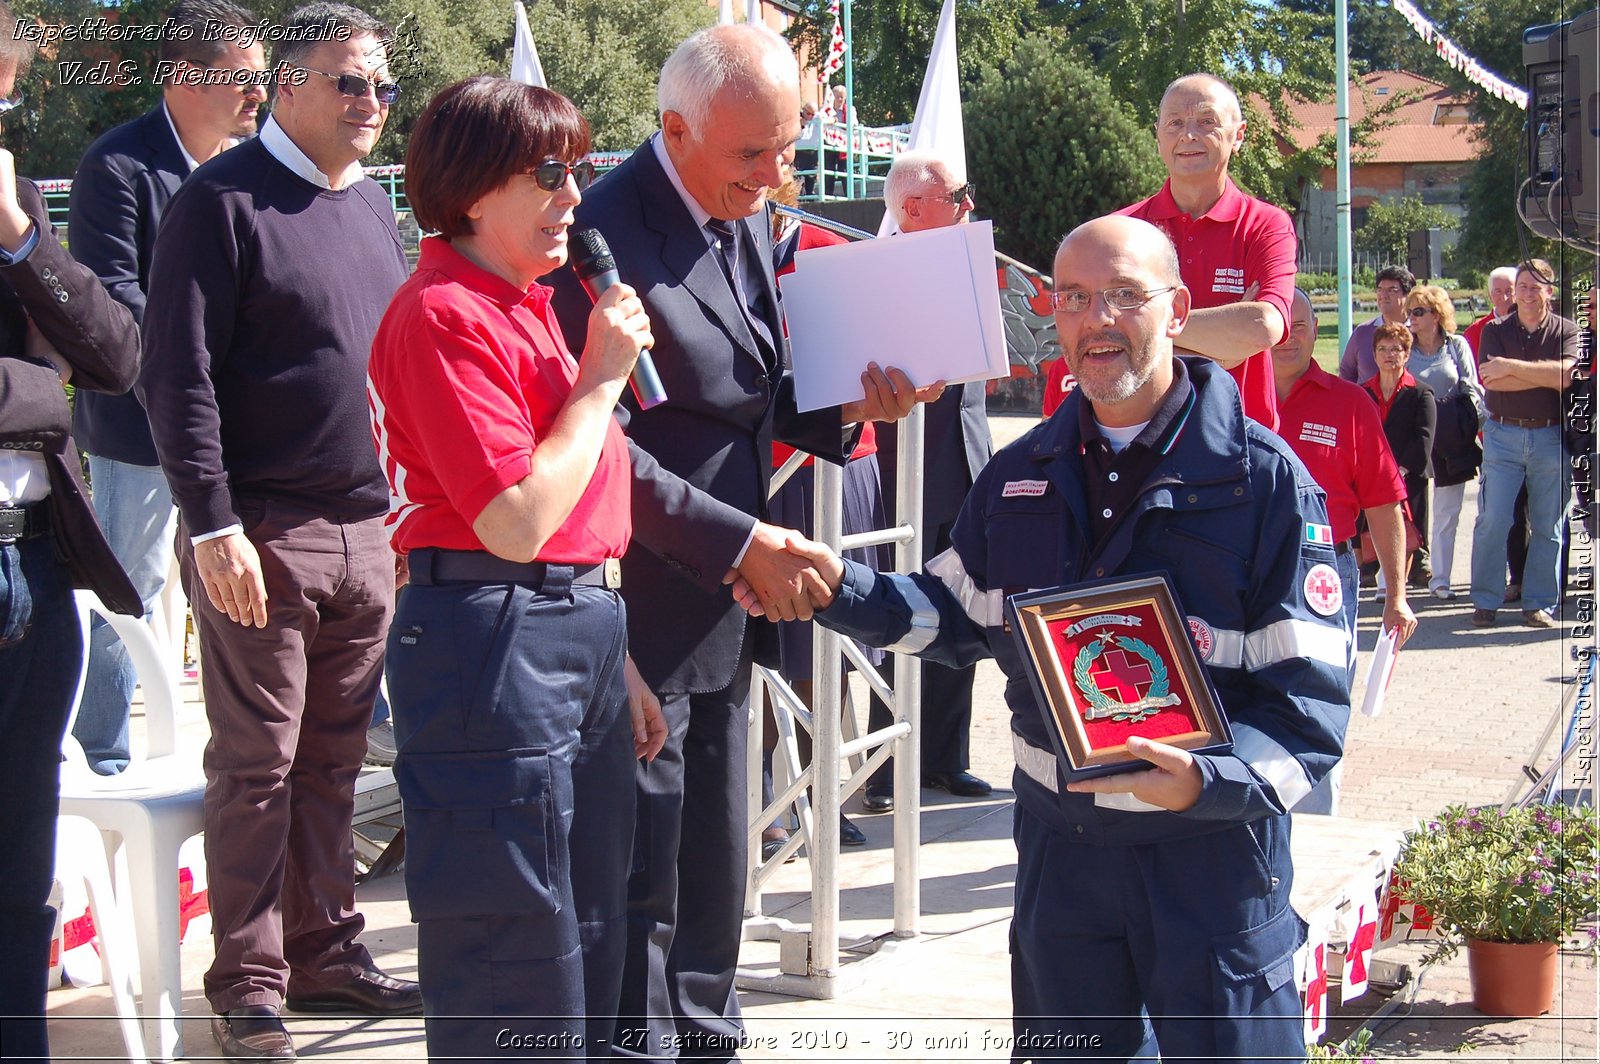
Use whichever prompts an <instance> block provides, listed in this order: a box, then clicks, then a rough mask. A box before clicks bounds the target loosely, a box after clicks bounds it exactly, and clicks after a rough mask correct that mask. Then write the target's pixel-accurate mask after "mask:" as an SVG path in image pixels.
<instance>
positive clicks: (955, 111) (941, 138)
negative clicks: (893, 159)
mask: <svg viewBox="0 0 1600 1064" xmlns="http://www.w3.org/2000/svg"><path fill="white" fill-rule="evenodd" d="M906 148H907V150H908V151H922V150H926V151H936V152H938V153H939V154H940V155H941V156H942V157H943V158H944V159H945V160H946V161H947V162H948V163H949V164H950V166H951V167H952V168H954V169H956V170H957V172H959V173H961V174H963V175H965V174H966V172H967V136H966V132H965V130H964V128H963V126H962V124H961V79H960V77H959V75H958V72H957V69H956V3H955V0H944V10H942V11H940V12H939V29H938V31H937V32H935V33H934V35H933V54H932V55H930V56H929V57H928V72H927V74H926V75H924V77H923V79H922V92H921V93H920V94H918V96H917V111H916V114H915V116H914V117H913V118H912V120H911V140H910V142H909V143H908V144H907V145H906ZM898 228H899V226H897V225H896V224H895V221H894V215H893V214H891V213H890V212H889V211H884V213H883V221H882V223H880V224H879V226H878V235H879V236H889V235H890V234H892V233H894V232H895V231H896V230H897V229H898Z"/></svg>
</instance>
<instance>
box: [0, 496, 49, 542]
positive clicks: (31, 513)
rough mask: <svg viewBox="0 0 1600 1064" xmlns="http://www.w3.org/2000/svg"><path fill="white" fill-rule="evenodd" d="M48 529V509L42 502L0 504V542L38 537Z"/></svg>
mask: <svg viewBox="0 0 1600 1064" xmlns="http://www.w3.org/2000/svg"><path fill="white" fill-rule="evenodd" d="M49 531H50V511H49V509H48V508H47V507H46V506H45V504H44V503H42V502H36V503H34V504H33V505H32V506H0V543H15V542H17V541H19V540H24V539H38V538H39V537H40V536H43V535H46V534H47V533H48V532H49Z"/></svg>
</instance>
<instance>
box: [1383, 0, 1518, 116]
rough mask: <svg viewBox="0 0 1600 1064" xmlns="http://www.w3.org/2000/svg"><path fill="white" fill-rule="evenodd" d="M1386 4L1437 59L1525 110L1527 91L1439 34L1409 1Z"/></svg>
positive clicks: (1425, 16) (1392, 0)
mask: <svg viewBox="0 0 1600 1064" xmlns="http://www.w3.org/2000/svg"><path fill="white" fill-rule="evenodd" d="M1389 6H1391V7H1393V8H1394V9H1395V11H1396V12H1398V13H1399V15H1400V17H1401V18H1403V19H1405V20H1406V21H1407V22H1409V23H1411V28H1412V29H1414V30H1416V31H1417V36H1418V37H1421V38H1422V39H1423V40H1424V41H1426V42H1427V43H1428V44H1431V45H1433V50H1434V52H1435V53H1436V54H1437V55H1438V56H1439V58H1440V59H1443V60H1444V61H1445V62H1446V63H1449V64H1450V65H1451V66H1453V67H1455V68H1456V69H1457V70H1459V71H1461V73H1462V74H1464V75H1466V78H1467V80H1468V81H1470V82H1472V83H1473V84H1474V85H1476V86H1478V87H1479V88H1480V89H1483V90H1484V91H1485V92H1487V93H1489V94H1490V95H1491V96H1494V97H1497V98H1498V99H1501V100H1506V101H1508V102H1510V103H1514V104H1516V105H1517V106H1518V107H1520V108H1521V109H1522V110H1524V111H1526V110H1527V109H1528V93H1527V91H1526V90H1524V89H1520V88H1518V87H1517V86H1515V85H1512V84H1511V83H1510V82H1508V81H1505V80H1504V79H1502V78H1500V77H1499V76H1497V75H1496V74H1495V73H1494V71H1492V70H1490V69H1488V68H1487V67H1485V66H1484V65H1483V64H1482V63H1480V62H1478V61H1477V60H1476V59H1474V58H1472V56H1470V55H1468V54H1467V53H1466V52H1463V51H1462V50H1461V46H1460V45H1458V44H1456V42H1455V41H1452V40H1451V39H1450V38H1449V37H1446V36H1445V35H1444V34H1443V33H1440V32H1439V28H1438V27H1437V26H1435V25H1434V24H1433V23H1432V22H1429V21H1428V16H1427V15H1424V14H1423V13H1422V12H1420V11H1418V10H1417V8H1416V5H1414V4H1412V3H1411V0H1389Z"/></svg>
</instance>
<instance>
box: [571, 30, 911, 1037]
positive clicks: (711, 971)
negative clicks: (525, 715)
mask: <svg viewBox="0 0 1600 1064" xmlns="http://www.w3.org/2000/svg"><path fill="white" fill-rule="evenodd" d="M799 83H800V76H799V70H798V68H797V65H796V63H795V59H794V55H793V53H792V52H791V51H790V50H789V46H788V45H787V43H785V42H784V40H783V38H782V37H780V36H779V35H778V34H776V33H774V32H773V31H771V30H769V29H767V28H766V27H764V26H753V25H749V24H739V25H731V26H715V27H712V28H710V29H707V30H703V31H701V32H700V33H697V34H696V35H695V36H693V37H691V38H690V39H689V40H687V41H685V42H684V43H683V44H682V45H680V46H679V47H678V50H677V51H676V52H675V53H674V54H673V55H672V57H671V58H670V59H668V60H667V63H666V65H665V66H664V67H663V68H662V71H661V82H660V89H659V103H660V109H661V126H662V128H661V132H660V133H659V134H658V135H655V136H652V137H651V139H650V140H648V141H646V142H645V144H644V145H643V146H641V147H640V148H639V149H638V150H637V151H636V152H634V154H633V155H632V157H631V158H629V159H628V161H627V162H625V163H623V164H622V165H621V166H619V167H618V168H617V169H616V170H615V171H613V172H612V173H610V174H608V175H607V176H606V177H605V178H604V179H603V180H602V181H601V182H600V183H599V184H597V185H596V186H594V188H593V189H592V190H591V191H590V192H589V193H588V194H586V196H585V198H584V202H583V203H582V204H581V205H580V206H579V208H578V211H577V216H578V222H579V224H581V225H587V226H593V227H595V228H597V229H598V230H599V231H600V232H601V233H602V234H604V236H605V237H606V239H607V241H609V243H610V247H611V251H612V253H613V254H614V256H615V257H616V260H617V265H618V269H619V271H620V272H621V275H622V278H623V279H624V280H625V281H627V283H629V284H630V285H632V286H633V287H634V288H635V289H636V290H637V291H638V292H639V294H640V296H641V297H642V298H643V299H644V303H645V309H646V311H648V313H649V315H650V329H651V332H652V333H653V335H654V336H655V347H654V352H655V354H654V359H655V364H656V368H657V370H658V371H659V372H660V375H661V380H662V383H663V385H664V386H665V388H666V392H667V396H668V399H667V401H666V402H665V403H663V404H661V405H659V406H656V407H653V408H651V409H649V410H644V411H641V410H639V409H638V408H637V405H636V404H635V403H634V402H633V400H632V397H631V396H630V397H627V398H626V399H625V403H624V408H623V410H622V411H621V413H620V416H621V417H623V419H624V422H625V426H626V428H627V430H628V435H629V440H630V449H631V451H632V454H633V459H634V482H635V483H634V491H633V524H634V529H633V531H634V536H633V546H632V548H631V549H630V550H629V552H628V554H627V556H626V557H625V558H624V559H623V563H622V571H623V581H622V592H623V597H624V599H625V600H626V602H627V606H628V636H629V645H630V649H631V652H632V654H633V658H634V661H635V662H636V663H637V664H638V667H639V671H640V673H641V674H642V675H643V676H644V678H645V680H646V681H647V682H648V683H649V684H650V686H651V687H652V688H653V689H654V690H655V691H656V693H657V694H658V695H659V696H660V698H661V702H662V706H663V710H664V712H665V715H666V718H667V721H668V726H669V728H670V737H669V739H668V741H667V746H666V749H664V750H663V751H662V752H661V754H660V755H659V756H658V757H657V758H656V759H655V761H653V762H651V763H650V764H648V765H642V766H641V768H640V770H639V777H638V781H639V823H638V829H637V836H636V837H637V844H636V845H637V856H636V860H635V868H636V871H635V873H634V876H633V880H632V882H631V883H630V884H629V902H628V906H629V912H628V914H627V918H628V951H629V955H628V958H627V964H626V967H625V972H624V977H623V978H624V983H623V996H622V1009H621V1011H622V1017H621V1018H620V1020H619V1023H618V1030H617V1039H616V1045H615V1046H614V1050H615V1051H616V1052H617V1053H618V1054H620V1055H624V1056H630V1055H638V1056H645V1057H655V1058H661V1057H673V1056H678V1055H682V1056H685V1057H704V1058H709V1059H728V1058H730V1057H732V1056H733V1054H734V1050H735V1048H736V1047H737V1045H738V1040H739V1037H740V1035H741V1033H742V1024H741V1021H740V1018H739V1007H738V999H737V997H736V996H735V994H734V988H733V970H734V967H735V965H736V963H737V961H738V955H739V939H740V922H741V919H742V915H743V909H744V905H743V900H744V887H745V833H746V819H747V818H746V808H745V806H746V801H745V779H744V767H745V756H744V752H745V739H746V728H747V727H748V720H747V713H746V710H745V699H746V695H747V694H748V690H749V683H750V671H749V667H750V663H751V661H752V660H755V661H759V662H763V663H767V664H772V665H776V664H777V636H776V629H775V627H774V626H771V625H767V624H762V623H755V624H752V625H750V626H749V628H748V629H747V626H746V618H745V615H744V614H743V612H742V611H741V610H739V609H738V608H737V607H736V606H735V604H734V602H733V599H732V596H731V595H730V594H729V592H728V591H727V590H726V589H725V588H724V587H723V584H724V583H725V582H731V581H732V580H733V579H734V578H735V577H736V576H739V577H743V578H745V579H746V580H747V581H749V582H750V583H751V585H752V586H753V587H755V588H756V590H757V592H758V594H759V595H760V600H761V603H762V605H763V606H764V607H765V608H766V609H767V615H768V617H769V618H772V619H777V618H778V617H782V618H784V619H792V618H794V617H795V616H796V615H797V612H798V615H799V616H801V617H802V618H807V617H809V616H810V608H809V603H808V601H807V600H806V598H805V595H804V593H803V592H804V589H803V586H802V580H803V579H804V578H805V574H809V573H810V570H809V568H806V569H804V570H803V571H802V570H801V569H799V568H797V567H796V566H795V564H794V558H793V556H790V555H788V554H787V552H785V551H784V550H783V544H784V543H785V542H786V541H787V537H788V533H787V530H784V529H780V528H777V527H775V526H773V525H770V524H768V523H766V521H765V520H763V518H764V517H765V516H766V513H767V480H768V477H769V475H770V473H771V454H772V446H771V444H772V439H773V438H774V436H777V437H779V438H781V439H783V440H785V441H786V442H789V443H791V444H794V445H795V446H798V447H801V448H803V449H805V450H808V451H811V452H812V453H814V454H818V455H821V456H823V457H825V458H828V459H830V460H832V461H835V462H842V461H843V460H844V457H845V456H846V455H847V454H849V452H850V448H851V444H852V442H853V437H854V435H855V430H854V428H853V424H852V423H854V422H857V421H861V420H863V419H865V418H872V419H874V420H889V419H892V418H897V417H900V416H903V415H904V414H905V413H906V412H907V411H909V409H910V407H911V405H912V403H913V402H914V401H915V399H916V398H918V397H919V396H918V394H917V393H916V392H915V390H914V389H912V388H911V385H910V382H909V381H908V380H907V379H906V378H905V376H904V375H903V374H900V373H899V372H898V371H890V373H889V374H888V375H886V374H884V373H883V371H881V370H879V369H877V368H876V367H874V368H872V370H870V371H869V373H868V374H863V378H862V379H863V385H864V386H865V389H866V395H867V398H866V399H865V400H864V401H862V402H858V403H853V404H849V405H848V406H846V407H844V408H842V409H841V408H829V409H826V410H820V411H815V412H812V413H810V414H804V415H801V414H798V413H797V412H796V410H795V403H794V392H793V385H792V382H791V380H790V379H789V377H788V376H787V374H785V372H784V366H785V364H786V361H787V359H786V355H787V344H786V343H785V341H784V338H783V330H782V328H781V327H780V324H779V315H778V302H777V292H776V289H775V288H774V286H773V277H772V247H771V241H770V236H769V234H770V231H771V226H770V224H769V221H768V218H767V214H766V211H767V203H766V197H767V192H768V190H769V189H772V188H777V187H778V186H780V185H782V184H783V183H784V180H785V178H786V176H787V170H788V167H789V166H790V164H791V163H792V161H793V153H794V142H795V140H796V138H797V137H798V136H799V132H800V119H799V115H800V100H799V90H798V86H799ZM552 279H553V281H554V283H555V285H556V290H557V293H556V300H555V305H556V308H557V313H558V315H559V316H560V318H561V323H562V328H563V332H564V333H565V335H566V336H567V338H568V341H569V342H570V343H574V346H575V347H576V345H577V342H580V341H581V339H582V338H583V337H584V336H585V335H586V333H587V328H586V321H587V317H588V313H589V308H590V303H589V300H588V298H587V297H586V296H585V295H584V294H583V292H582V290H581V289H580V288H579V287H578V285H577V283H576V281H575V280H574V279H573V278H572V277H571V275H570V274H565V273H564V272H563V274H558V275H553V277H552ZM891 378H892V380H891ZM926 394H927V395H932V394H934V393H933V392H929V393H926Z"/></svg>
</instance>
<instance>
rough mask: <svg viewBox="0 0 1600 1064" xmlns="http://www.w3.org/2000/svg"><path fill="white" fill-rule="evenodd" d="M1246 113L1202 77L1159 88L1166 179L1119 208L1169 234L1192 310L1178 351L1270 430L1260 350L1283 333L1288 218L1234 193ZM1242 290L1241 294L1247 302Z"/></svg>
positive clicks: (1267, 381)
mask: <svg viewBox="0 0 1600 1064" xmlns="http://www.w3.org/2000/svg"><path fill="white" fill-rule="evenodd" d="M1244 133H1245V121H1244V112H1243V110H1242V109H1241V108H1240V106H1239V97H1238V95H1237V94H1235V93H1234V91H1233V88H1232V87H1231V86H1230V85H1229V84H1228V83H1227V82H1226V81H1223V80H1222V79H1221V78H1218V77H1214V76H1212V75H1210V74H1190V75H1188V76H1186V77H1181V78H1179V79H1178V80H1177V81H1174V82H1173V83H1172V84H1171V85H1168V86H1167V91H1166V92H1165V93H1164V94H1163V95H1162V97H1161V113H1160V116H1159V118H1158V119H1157V121H1156V142H1157V144H1158V146H1159V147H1160V149H1161V160H1162V162H1164V163H1165V164H1166V166H1167V181H1166V184H1164V185H1162V186H1161V191H1160V192H1157V193H1156V194H1155V195H1154V196H1151V197H1150V198H1149V199H1145V200H1140V201H1139V202H1138V203H1135V204H1132V205H1131V206H1128V207H1124V208H1123V209H1122V210H1120V211H1118V212H1117V213H1118V214H1127V215H1132V216H1133V217H1135V218H1142V219H1144V220H1145V221H1147V222H1150V223H1152V224H1154V225H1156V226H1157V227H1159V228H1160V229H1162V230H1164V231H1165V232H1166V234H1167V236H1169V237H1171V238H1172V243H1173V245H1174V246H1175V247H1176V248H1177V249H1178V265H1179V269H1180V270H1181V271H1182V274H1183V283H1184V284H1185V285H1186V286H1187V287H1188V289H1189V291H1190V293H1191V295H1192V296H1193V298H1194V306H1195V307H1196V308H1197V309H1198V310H1204V309H1213V308H1214V311H1215V312H1214V313H1209V314H1200V313H1195V314H1192V315H1191V316H1190V318H1189V320H1188V322H1187V323H1186V324H1185V325H1184V328H1183V332H1182V333H1180V334H1179V335H1178V338H1177V343H1178V346H1179V347H1183V348H1187V349H1188V350H1190V351H1193V352H1194V353H1196V354H1200V355H1204V356H1206V357H1207V358H1209V359H1211V360H1213V361H1215V362H1216V363H1218V364H1219V365H1221V366H1224V367H1226V368H1227V370H1228V372H1229V374H1231V375H1232V377H1233V380H1234V383H1235V384H1237V385H1238V386H1239V394H1240V397H1241V398H1242V399H1243V400H1244V412H1245V413H1246V414H1247V415H1249V416H1250V417H1252V418H1254V419H1255V420H1257V421H1259V422H1261V423H1262V424H1263V425H1265V426H1267V427H1268V428H1270V429H1276V428H1277V427H1278V412H1277V393H1276V391H1275V390H1274V387H1273V372H1272V362H1271V360H1270V359H1269V358H1268V357H1267V349H1268V348H1270V347H1272V346H1273V345H1274V344H1276V343H1278V342H1279V341H1280V340H1282V339H1283V338H1284V337H1285V336H1286V335H1287V330H1288V321H1289V301H1290V299H1291V297H1292V295H1293V292H1294V273H1295V254H1296V244H1295V236H1294V223H1293V222H1291V221H1290V220H1289V216H1288V215H1287V214H1285V213H1284V212H1283V211H1281V210H1279V209H1278V208H1277V207H1274V206H1272V204H1270V203H1266V202H1264V201H1262V200H1258V199H1256V198H1255V197H1253V196H1247V195H1245V194H1244V193H1243V192H1241V191H1240V190H1239V186H1237V185H1235V184H1234V183H1233V179H1232V178H1230V177H1229V176H1228V162H1229V160H1231V159H1232V158H1233V154H1234V152H1236V151H1238V150H1239V148H1240V146H1241V145H1243V144H1244ZM1247 295H1248V298H1247Z"/></svg>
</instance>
